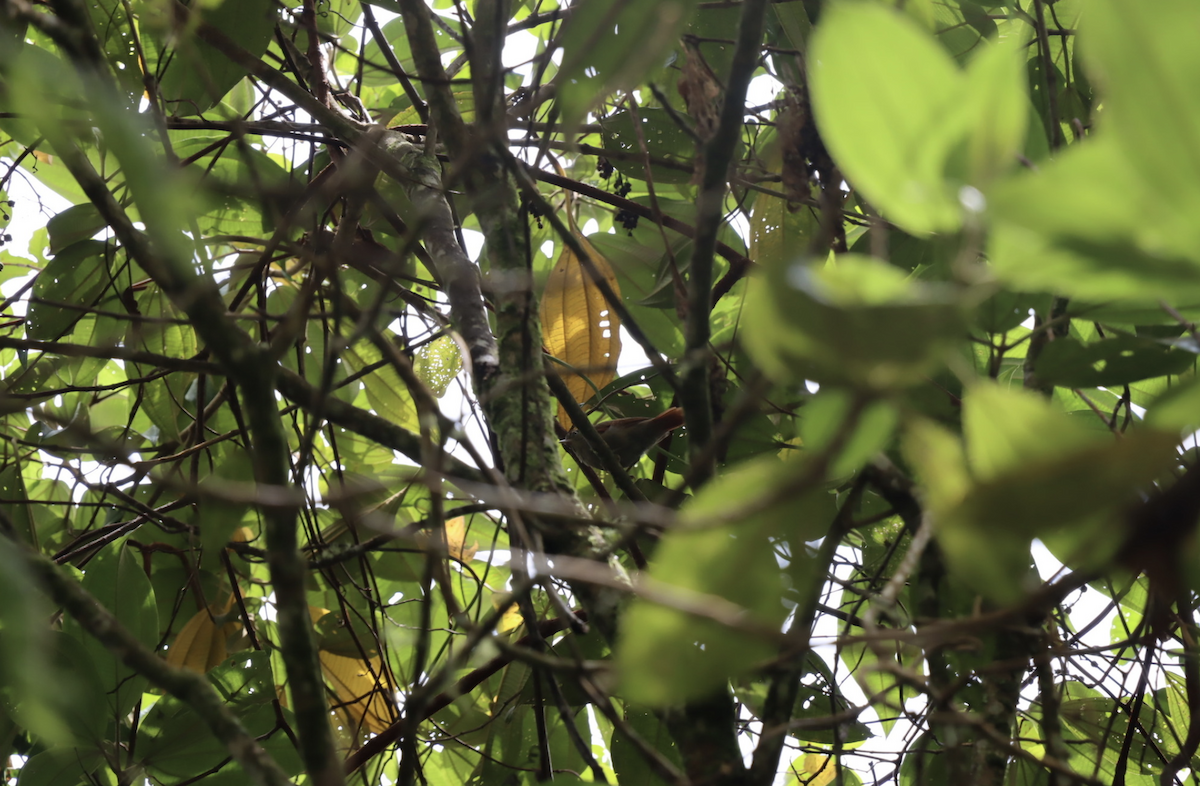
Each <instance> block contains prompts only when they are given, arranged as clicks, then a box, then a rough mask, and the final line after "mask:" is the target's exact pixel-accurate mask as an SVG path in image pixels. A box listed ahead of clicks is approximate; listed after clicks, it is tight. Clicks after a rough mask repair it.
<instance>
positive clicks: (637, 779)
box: [609, 703, 683, 786]
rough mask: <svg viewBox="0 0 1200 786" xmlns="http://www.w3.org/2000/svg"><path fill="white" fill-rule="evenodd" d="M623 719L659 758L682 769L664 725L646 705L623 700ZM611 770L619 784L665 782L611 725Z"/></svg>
mask: <svg viewBox="0 0 1200 786" xmlns="http://www.w3.org/2000/svg"><path fill="white" fill-rule="evenodd" d="M625 722H626V723H627V724H628V725H629V728H630V730H631V731H633V732H634V733H635V734H637V735H638V736H639V737H641V739H642V741H643V742H645V743H646V744H647V745H649V746H650V747H651V748H653V749H654V750H656V751H658V752H659V753H661V754H662V756H663V758H665V759H666V760H667V761H669V762H671V763H672V764H674V765H675V766H676V767H679V768H680V769H682V768H683V762H682V759H681V758H680V756H679V750H678V749H677V748H676V747H675V740H674V739H673V738H672V737H671V734H670V732H669V731H667V726H666V724H665V723H663V722H662V721H661V720H660V719H659V717H658V716H657V715H656V714H655V713H654V711H653V710H652V709H650V708H649V707H645V706H641V705H638V704H633V703H627V704H626V705H625ZM609 751H611V753H612V763H613V769H614V770H616V772H617V776H618V777H619V778H620V782H621V783H637V784H642V785H643V786H665V783H666V782H665V781H663V779H662V778H660V777H659V776H658V774H657V773H656V772H655V771H654V770H653V769H652V768H651V767H650V765H649V764H647V763H646V757H645V756H644V755H643V754H642V752H641V750H640V749H639V748H638V747H637V746H636V745H635V744H634V743H633V742H632V741H631V740H630V739H629V737H628V736H626V735H625V734H624V733H623V732H622V731H621V730H620V729H618V728H615V727H614V728H613V733H612V738H611V739H610V740H609Z"/></svg>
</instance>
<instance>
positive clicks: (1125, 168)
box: [987, 134, 1200, 305]
mask: <svg viewBox="0 0 1200 786" xmlns="http://www.w3.org/2000/svg"><path fill="white" fill-rule="evenodd" d="M1163 196H1164V195H1163V194H1162V193H1161V192H1159V191H1158V190H1157V187H1156V185H1155V184H1154V183H1151V182H1149V181H1147V180H1145V179H1144V178H1143V177H1142V176H1141V175H1140V174H1139V173H1138V172H1137V170H1136V169H1135V168H1134V166H1133V164H1132V162H1131V161H1130V160H1129V158H1128V157H1127V155H1126V152H1125V150H1124V149H1123V148H1122V147H1120V145H1119V144H1118V141H1117V140H1116V139H1115V137H1113V136H1112V135H1104V134H1100V135H1098V136H1097V138H1096V139H1094V140H1093V139H1089V140H1087V141H1086V142H1085V143H1083V144H1080V145H1074V146H1072V147H1071V148H1070V149H1069V150H1067V152H1066V153H1064V154H1063V155H1062V156H1060V157H1059V158H1057V159H1055V160H1054V161H1051V162H1049V163H1048V164H1046V165H1045V166H1043V167H1042V168H1041V169H1040V171H1038V172H1036V173H1027V174H1023V175H1020V176H1017V177H1013V178H1009V179H1007V180H1005V181H1003V182H1001V183H998V184H996V185H995V186H993V187H992V188H990V189H989V190H988V192H987V199H988V205H989V206H990V211H991V213H992V215H993V216H995V217H996V218H997V219H998V222H997V225H996V227H995V228H994V230H993V232H992V234H991V237H990V239H989V242H990V246H989V250H988V256H989V258H990V260H991V262H992V264H993V266H994V268H995V270H996V273H997V275H998V276H999V277H1000V278H1001V279H1002V280H1004V281H1007V282H1009V283H1011V284H1013V285H1014V286H1016V287H1018V288H1021V289H1026V290H1032V291H1054V292H1058V293H1060V294H1067V295H1071V296H1072V297H1076V298H1082V299H1087V300H1097V301H1107V300H1115V301H1134V302H1144V303H1146V304H1147V305H1152V304H1155V303H1156V302H1157V301H1158V300H1161V299H1165V300H1167V301H1168V302H1173V303H1177V302H1186V301H1187V300H1193V301H1194V300H1196V299H1200V283H1198V277H1197V271H1198V270H1200V252H1197V250H1196V249H1197V248H1198V247H1200V246H1198V245H1197V244H1200V230H1198V229H1197V227H1196V226H1195V224H1194V221H1193V220H1192V217H1193V216H1194V215H1195V214H1194V213H1193V212H1189V211H1191V210H1192V206H1190V205H1188V204H1186V203H1179V202H1172V201H1169V200H1165V199H1164V198H1163ZM1197 199H1198V202H1197V204H1200V197H1198V198H1197Z"/></svg>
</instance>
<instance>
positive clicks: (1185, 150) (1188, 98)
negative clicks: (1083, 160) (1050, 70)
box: [1083, 0, 1200, 236]
mask: <svg viewBox="0 0 1200 786" xmlns="http://www.w3.org/2000/svg"><path fill="white" fill-rule="evenodd" d="M1083 24H1084V27H1085V31H1084V32H1085V33H1086V35H1087V47H1086V49H1085V51H1084V57H1085V59H1086V61H1087V64H1088V66H1089V67H1090V69H1091V72H1092V74H1093V75H1094V76H1095V78H1096V80H1097V81H1098V82H1099V83H1100V84H1101V85H1102V86H1103V88H1104V95H1105V98H1104V107H1105V108H1104V125H1105V129H1106V132H1107V133H1111V134H1112V135H1113V136H1114V137H1115V138H1116V139H1117V140H1118V144H1119V145H1120V146H1121V148H1122V150H1123V152H1124V154H1125V156H1126V158H1127V160H1128V161H1129V163H1130V165H1131V166H1132V167H1133V168H1134V169H1135V170H1136V171H1137V172H1139V173H1140V174H1141V176H1142V177H1143V178H1144V179H1145V180H1146V181H1147V182H1149V183H1153V184H1154V186H1155V189H1156V190H1157V191H1158V192H1159V193H1160V195H1161V199H1162V201H1163V202H1168V203H1171V202H1173V203H1176V204H1177V205H1178V207H1177V209H1180V210H1182V209H1184V208H1185V207H1186V208H1188V209H1190V208H1194V207H1195V205H1196V204H1197V202H1198V201H1200V97H1198V96H1197V95H1196V92H1195V85H1196V83H1197V81H1200V53H1197V51H1196V47H1195V42H1194V41H1193V40H1192V37H1191V36H1190V35H1189V34H1188V33H1189V31H1190V30H1194V29H1196V27H1197V26H1200V6H1197V5H1196V4H1195V3H1191V2H1188V0H1156V2H1153V3H1127V2H1121V0H1097V2H1096V3H1094V4H1093V5H1092V6H1091V7H1090V8H1089V13H1088V14H1087V16H1086V17H1085V19H1084V22H1083ZM1192 215H1193V216H1194V215H1195V214H1194V213H1192ZM1196 231H1197V230H1196V229H1195V228H1193V230H1192V233H1191V234H1192V235H1193V236H1194V235H1195V233H1196Z"/></svg>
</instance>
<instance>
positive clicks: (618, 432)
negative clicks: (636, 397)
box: [562, 407, 683, 469]
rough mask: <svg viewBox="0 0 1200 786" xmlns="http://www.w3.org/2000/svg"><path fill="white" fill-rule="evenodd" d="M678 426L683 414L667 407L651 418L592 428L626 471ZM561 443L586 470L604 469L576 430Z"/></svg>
mask: <svg viewBox="0 0 1200 786" xmlns="http://www.w3.org/2000/svg"><path fill="white" fill-rule="evenodd" d="M682 425H683V410H682V409H680V408H679V407H671V408H670V409H668V410H666V411H664V412H662V413H660V414H658V415H655V416H654V417H652V418H618V419H616V420H606V421H604V422H602V423H597V424H596V431H597V432H599V434H600V438H601V439H603V440H604V443H605V444H606V445H608V447H609V449H610V450H612V452H613V453H614V454H616V457H617V461H618V463H620V465H621V466H622V467H624V468H626V469H628V468H629V467H632V466H633V465H634V464H636V463H638V461H639V460H640V459H641V458H642V456H644V455H645V454H646V451H648V450H650V448H652V447H654V446H655V445H657V444H658V442H659V440H661V439H662V438H663V437H665V436H666V435H667V434H670V433H671V432H672V431H674V430H675V429H677V428H679V427H680V426H682ZM562 441H563V444H564V445H566V446H567V447H568V448H569V449H570V451H571V453H572V454H573V455H574V456H575V457H576V458H577V459H578V460H579V461H580V462H582V463H584V464H587V465H588V466H589V467H595V468H596V469H604V464H603V462H601V461H600V457H599V456H597V455H596V453H595V451H593V450H592V446H591V445H589V444H588V442H587V440H586V439H584V437H583V434H581V433H580V432H579V430H578V429H574V430H572V431H571V432H570V433H568V434H567V436H566V437H564V438H563V440H562Z"/></svg>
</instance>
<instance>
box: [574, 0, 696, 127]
mask: <svg viewBox="0 0 1200 786" xmlns="http://www.w3.org/2000/svg"><path fill="white" fill-rule="evenodd" d="M695 6H696V0H659V2H655V3H642V2H630V0H591V2H587V3H583V4H581V5H579V6H578V7H576V8H574V9H573V12H572V14H571V17H570V19H569V21H568V22H567V24H566V25H565V27H564V29H563V33H562V49H563V56H562V66H561V68H560V70H559V73H558V77H557V80H558V85H559V88H558V98H557V103H558V107H559V111H560V112H561V113H562V117H563V122H564V124H565V125H566V126H567V127H568V128H571V127H574V126H576V125H578V124H579V123H580V122H581V121H582V120H583V117H584V115H585V114H586V113H587V112H588V110H590V109H592V108H594V106H595V104H596V102H597V101H598V100H599V99H602V98H604V97H606V96H608V95H609V94H611V93H613V92H614V91H617V90H622V89H626V88H630V87H632V86H634V85H635V84H637V83H638V82H639V81H640V80H641V79H643V78H644V77H645V75H646V72H648V71H650V70H651V69H653V68H662V67H663V66H665V65H666V56H667V53H668V52H670V51H671V48H672V47H674V46H675V45H676V40H677V38H678V36H679V32H680V30H682V29H683V26H684V25H685V24H686V23H687V21H688V18H689V17H690V16H691V14H692V11H693V9H694V8H695Z"/></svg>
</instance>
